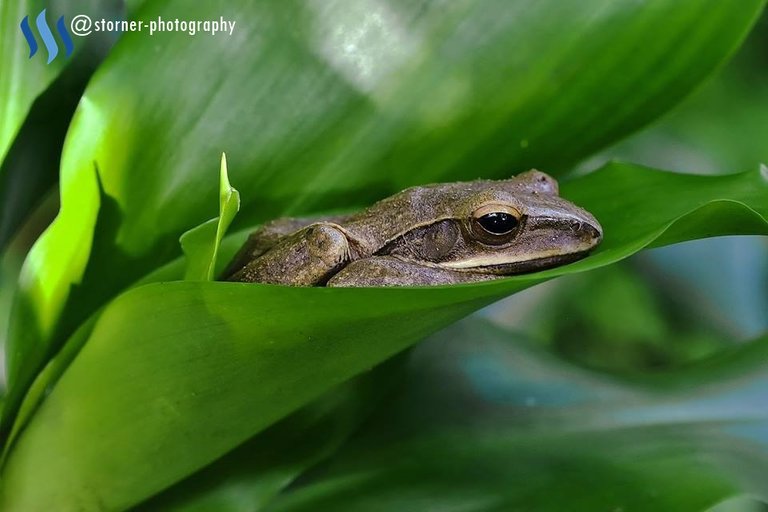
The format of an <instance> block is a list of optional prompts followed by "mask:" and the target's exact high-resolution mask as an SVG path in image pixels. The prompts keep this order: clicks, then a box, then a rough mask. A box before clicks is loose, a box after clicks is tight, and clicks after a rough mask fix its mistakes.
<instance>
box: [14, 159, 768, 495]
mask: <svg viewBox="0 0 768 512" xmlns="http://www.w3.org/2000/svg"><path fill="white" fill-rule="evenodd" d="M563 194H564V195H565V197H568V198H570V199H572V200H574V201H576V202H577V203H578V204H580V205H582V206H584V207H585V208H587V209H588V210H590V211H591V212H593V213H594V214H595V215H596V217H597V218H598V220H599V221H600V222H601V223H602V225H603V228H604V230H605V239H604V242H603V244H602V245H601V246H600V248H599V249H598V251H596V252H595V253H594V254H593V255H592V256H590V257H589V258H586V259H584V260H581V261H579V262H576V263H574V264H571V265H567V266H563V267H559V268H555V269H550V270H547V271H544V272H538V273H533V274H527V275H521V276H515V277H512V278H507V279H500V280H496V281H489V282H483V283H477V284H471V285H461V286H447V287H423V288H362V289H334V288H291V287H282V286H269V285H258V284H246V283H228V282H166V283H155V284H149V285H146V286H141V287H138V288H135V289H133V290H130V291H128V292H127V293H125V294H123V295H121V296H120V297H119V298H118V299H116V300H115V301H114V302H112V303H111V304H110V305H108V306H107V307H106V309H105V310H104V312H103V313H102V314H101V315H100V317H99V318H98V319H97V320H96V323H95V326H94V328H93V331H92V333H91V334H90V337H89V339H88V340H87V341H86V342H85V344H84V345H83V346H82V348H81V349H80V351H79V353H77V356H76V357H75V358H74V360H73V361H72V363H71V364H70V365H69V367H68V368H67V369H66V371H65V372H64V373H63V375H61V377H60V379H59V380H58V382H55V385H50V386H48V387H49V388H52V390H51V391H50V394H49V395H48V396H47V397H46V398H45V400H44V401H43V402H42V404H41V405H40V406H39V408H38V409H37V411H36V413H35V414H34V416H32V418H31V420H30V422H29V424H28V426H27V427H26V429H24V430H22V431H21V433H20V436H19V437H18V441H17V443H16V444H15V445H14V446H13V447H12V448H11V450H10V453H9V457H8V459H7V463H6V466H5V468H4V474H3V478H2V481H1V484H0V485H2V488H0V504H1V505H4V506H5V507H6V508H8V509H11V510H16V509H18V510H27V509H48V508H51V507H54V506H55V508H57V509H58V510H67V509H68V508H76V507H84V508H88V507H93V506H96V504H99V506H103V507H106V508H117V509H121V508H125V507H128V506H130V505H133V504H135V503H137V502H139V501H141V500H144V499H146V498H147V497H149V496H151V495H153V494H155V493H157V492H158V491H160V490H162V489H163V488H165V487H167V486H169V485H171V484H173V483H174V482H176V481H178V480H179V479H181V478H183V477H185V476H187V475H189V474H190V473H192V472H194V471H196V470H198V469H199V468H201V467H203V466H205V465H207V464H209V463H210V462H211V461H213V460H215V459H216V458H218V457H220V456H221V455H222V454H224V453H225V452H227V451H229V450H231V449H232V448H234V447H235V446H236V445H238V444H240V443H242V442H243V441H245V440H246V439H247V438H249V437H250V436H252V435H254V434H255V433H257V432H259V431H261V430H263V429H265V428H267V427H268V426H269V425H271V424H273V423H275V422H276V421H278V420H279V419H280V418H282V417H284V416H286V415H287V414H289V413H291V412H292V411H294V410H296V409H297V408H299V407H301V406H303V405H304V404H306V403H308V402H309V401H311V400H312V399H314V398H316V397H317V396H319V395H320V394H321V393H323V392H324V391H326V390H328V389H330V388H331V387H332V386H334V385H336V384H339V383H341V382H343V381H344V380H346V379H348V378H350V377H352V376H354V375H356V374H358V373H360V372H362V371H364V370H366V369H368V368H371V367H372V366H374V365H376V364H377V363H380V362H381V361H383V360H385V359H387V358H388V357H390V356H392V355H393V354H395V353H397V352H399V351H401V350H403V349H404V348H406V347H408V346H410V345H412V344H413V343H415V342H416V341H418V340H419V339H421V338H423V337H424V336H426V335H427V334H429V333H432V332H434V331H436V330H437V329H439V328H441V327H444V326H446V325H448V324H450V323H451V322H453V321H455V320H457V319H459V318H461V317H463V316H465V315H467V314H468V313H470V312H471V311H474V310H476V309H478V308H480V307H482V306H484V305H486V304H488V303H490V302H492V301H494V300H497V299H499V298H501V297H503V296H506V295H509V294H511V293H514V292H516V291H519V290H522V289H524V288H527V287H529V286H532V285H534V284H536V283H539V282H542V281H544V280H547V279H550V278H553V277H555V276H558V275H563V274H568V273H573V272H582V271H586V270H589V269H593V268H597V267H601V266H604V265H608V264H610V263H613V262H615V261H618V260H621V259H623V258H626V257H627V256H630V255H632V254H634V253H636V252H637V251H639V250H641V249H643V248H645V247H649V246H657V245H661V244H664V243H675V242H679V241H682V240H686V239H692V238H698V237H702V236H715V235H723V234H729V233H730V234H748V233H751V234H764V235H765V234H768V177H767V176H765V175H764V174H762V173H761V172H759V171H755V172H749V173H742V174H734V175H726V176H716V177H705V176H692V175H678V174H673V173H666V172H659V171H654V170H652V169H647V168H640V167H636V166H632V165H627V164H612V165H609V166H607V167H605V168H604V169H602V170H600V171H598V172H596V173H593V174H591V175H587V176H585V177H582V178H579V179H577V180H574V181H571V182H567V183H565V184H563ZM85 397H87V398H85ZM105 468H109V470H108V471H106V470H105ZM39 481H45V482H47V485H46V486H45V487H44V488H41V487H40V486H38V485H34V484H30V483H33V482H39Z"/></svg>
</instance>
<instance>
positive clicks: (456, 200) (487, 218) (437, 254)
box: [388, 170, 603, 274]
mask: <svg viewBox="0 0 768 512" xmlns="http://www.w3.org/2000/svg"><path fill="white" fill-rule="evenodd" d="M448 186H449V187H451V188H450V189H447V188H443V189H442V190H440V191H439V192H440V194H441V196H440V197H442V199H441V201H440V203H439V204H440V206H439V209H440V210H442V211H441V212H440V214H439V215H435V216H434V222H432V223H430V224H429V225H423V226H421V227H420V228H419V229H418V230H415V231H418V233H417V232H415V231H412V232H411V233H410V235H409V236H406V237H403V238H401V239H400V241H399V242H398V243H396V244H394V246H391V247H390V251H388V252H389V253H390V254H393V255H400V256H401V257H403V258H405V259H416V260H419V261H421V262H423V263H425V264H427V265H432V266H439V267H441V268H447V269H451V270H457V271H470V272H481V273H489V274H516V273H520V272H530V271H533V270H540V269H544V268H549V267H553V266H557V265H562V264H564V263H569V262H571V261H575V260H577V259H579V258H582V257H583V256H585V255H586V254H587V253H588V252H589V251H590V250H591V249H593V248H594V247H595V246H597V245H598V244H599V243H600V241H601V240H602V236H603V231H602V227H601V226H600V224H599V223H598V222H597V220H596V219H595V217H593V216H592V215H591V214H590V213H589V212H587V211H586V210H584V209H583V208H580V207H578V206H576V205H575V204H573V203H571V202H569V201H566V200H565V199H563V198H561V197H560V196H559V195H558V186H557V181H555V180H554V179H553V178H552V177H550V176H548V175H547V174H544V173H543V172H540V171H536V170H532V171H528V172H526V173H523V174H520V175H518V176H516V177H514V178H512V179H509V180H501V181H476V182H470V183H455V184H449V185H448ZM434 190H435V191H437V189H434ZM446 198H448V199H447V200H446ZM422 199H425V198H424V197H422Z"/></svg>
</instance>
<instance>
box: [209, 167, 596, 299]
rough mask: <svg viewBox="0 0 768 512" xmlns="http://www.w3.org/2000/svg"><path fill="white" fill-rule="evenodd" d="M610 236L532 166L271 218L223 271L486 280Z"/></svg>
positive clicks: (315, 280) (576, 253)
mask: <svg viewBox="0 0 768 512" xmlns="http://www.w3.org/2000/svg"><path fill="white" fill-rule="evenodd" d="M497 212H501V213H497ZM488 214H490V215H491V216H496V218H499V217H498V216H499V215H503V216H504V217H503V219H504V222H506V223H507V224H504V225H503V226H502V228H504V227H505V226H508V225H512V224H514V225H515V227H514V229H512V230H510V231H508V232H506V233H504V234H497V233H492V232H488V231H487V230H486V229H485V228H483V226H482V222H480V221H479V220H478V219H481V218H483V216H485V215H488ZM513 221H514V222H513ZM510 223H511V224H510ZM502 228H498V227H493V229H496V230H498V229H502ZM602 234H603V233H602V228H601V227H600V224H599V223H598V222H597V220H595V218H594V217H593V216H592V215H591V214H590V213H589V212H587V211H586V210H584V209H582V208H579V207H578V206H576V205H574V204H572V203H570V202H568V201H566V200H565V199H562V198H561V197H560V196H559V195H558V187H557V182H556V181H555V180H554V179H553V178H552V177H550V176H548V175H547V174H544V173H543V172H539V171H536V170H531V171H528V172H525V173H523V174H520V175H518V176H516V177H514V178H511V179H508V180H499V181H489V180H478V181H471V182H465V183H444V184H436V185H426V186H421V187H413V188H409V189H406V190H404V191H402V192H400V193H398V194H395V195H393V196H391V197H389V198H387V199H384V200H382V201H379V202H378V203H376V204H374V205H372V206H370V207H369V208H367V209H365V210H363V211H361V212H359V213H355V214H352V215H347V216H339V217H325V218H314V219H290V218H287V219H278V220H275V221H272V222H270V223H268V224H265V225H264V226H263V227H262V228H261V229H259V230H258V231H256V232H254V233H253V234H252V235H251V236H250V238H249V239H248V241H247V242H246V244H245V245H244V246H243V248H242V249H241V250H240V252H239V253H238V254H237V256H236V257H235V259H234V260H233V261H232V263H231V264H230V266H229V268H228V269H227V271H226V272H225V273H224V276H223V278H224V279H227V280H230V281H245V282H258V283H277V284H287V285H293V286H407V285H434V284H451V283H464V282H472V281H482V280H487V279H493V278H498V277H501V276H504V275H509V274H517V273H521V272H530V271H534V270H540V269H544V268H549V267H553V266H557V265H562V264H565V263H569V262H572V261H575V260H577V259H579V258H581V257H583V256H585V255H586V254H587V253H588V252H589V251H590V250H591V249H592V248H594V247H595V246H596V245H597V244H599V243H600V241H601V239H602Z"/></svg>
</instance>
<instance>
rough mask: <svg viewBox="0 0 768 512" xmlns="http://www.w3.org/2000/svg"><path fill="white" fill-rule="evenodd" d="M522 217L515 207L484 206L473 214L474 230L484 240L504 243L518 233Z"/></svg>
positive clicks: (491, 242)
mask: <svg viewBox="0 0 768 512" xmlns="http://www.w3.org/2000/svg"><path fill="white" fill-rule="evenodd" d="M521 218H522V215H521V214H520V212H518V211H517V210H515V209H513V208H508V207H498V206H497V207H484V208H481V209H479V210H478V211H476V212H475V214H474V215H473V216H472V232H473V233H474V234H475V236H477V238H479V239H480V241H482V242H485V243H489V244H503V243H506V242H508V241H509V240H511V239H512V238H513V237H514V236H515V234H517V229H518V227H519V226H520V220H521Z"/></svg>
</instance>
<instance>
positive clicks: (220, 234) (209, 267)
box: [179, 153, 240, 281]
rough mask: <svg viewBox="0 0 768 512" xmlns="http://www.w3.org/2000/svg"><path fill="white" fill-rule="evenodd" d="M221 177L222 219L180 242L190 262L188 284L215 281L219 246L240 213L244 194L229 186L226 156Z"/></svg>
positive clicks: (223, 157)
mask: <svg viewBox="0 0 768 512" xmlns="http://www.w3.org/2000/svg"><path fill="white" fill-rule="evenodd" d="M219 176H220V177H219V182H220V183H219V216H218V217H216V218H215V219H211V220H209V221H208V222H204V223H203V224H200V225H199V226H197V227H195V228H192V229H191V230H189V231H187V232H186V233H184V234H183V235H181V238H180V239H179V241H180V242H181V248H182V250H183V251H184V256H185V257H186V261H187V271H186V275H185V277H184V279H185V280H188V281H190V280H199V281H211V280H213V276H214V269H215V268H216V256H217V255H218V252H219V245H220V244H221V240H222V238H224V234H225V233H226V232H227V228H228V227H229V225H230V224H231V223H232V219H234V218H235V215H237V211H238V210H239V209H240V194H239V193H238V192H237V190H235V189H234V188H232V186H231V185H230V184H229V177H228V175H227V158H226V156H225V155H224V154H223V153H222V155H221V171H220V173H219Z"/></svg>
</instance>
